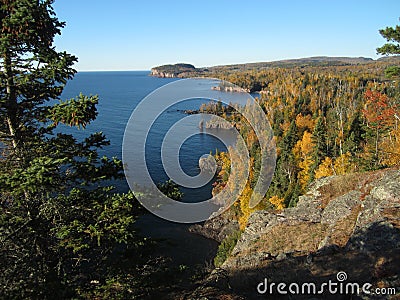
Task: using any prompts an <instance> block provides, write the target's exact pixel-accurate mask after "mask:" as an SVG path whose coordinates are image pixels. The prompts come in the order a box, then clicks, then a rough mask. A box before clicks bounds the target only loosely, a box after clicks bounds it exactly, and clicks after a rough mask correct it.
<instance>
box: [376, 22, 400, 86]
mask: <svg viewBox="0 0 400 300" xmlns="http://www.w3.org/2000/svg"><path fill="white" fill-rule="evenodd" d="M379 33H380V34H381V35H382V37H384V38H385V39H386V40H387V41H388V43H386V44H384V45H383V46H382V47H379V48H377V49H376V51H377V52H378V54H384V55H398V54H400V26H399V25H396V27H394V28H393V27H386V28H385V29H381V30H379ZM385 73H386V76H387V77H389V78H390V77H393V76H399V75H400V67H399V66H397V65H396V66H390V67H388V68H387V69H386V71H385Z"/></svg>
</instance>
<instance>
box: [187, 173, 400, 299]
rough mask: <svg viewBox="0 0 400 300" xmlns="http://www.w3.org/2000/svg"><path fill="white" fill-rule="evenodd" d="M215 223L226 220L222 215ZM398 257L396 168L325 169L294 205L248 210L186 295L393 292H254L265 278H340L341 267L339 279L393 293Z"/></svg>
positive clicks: (398, 278) (399, 271)
mask: <svg viewBox="0 0 400 300" xmlns="http://www.w3.org/2000/svg"><path fill="white" fill-rule="evenodd" d="M212 223H213V222H209V224H207V223H206V224H205V227H203V230H204V229H206V228H207V226H208V227H209V228H211V229H213V234H212V235H211V236H215V237H217V239H219V240H220V239H221V238H222V236H220V235H218V234H217V232H218V228H215V226H214V228H213V227H212V225H211V224H212ZM214 223H215V222H214ZM215 224H221V228H225V227H226V224H223V222H222V221H221V220H219V221H218V222H216V223H215ZM215 224H214V225H215ZM224 226H225V227H224ZM217 227H218V226H217ZM233 227H235V225H234V226H233ZM197 229H198V228H197ZM399 262H400V171H399V170H396V169H387V170H380V171H375V172H370V173H364V174H351V175H346V176H332V177H327V178H322V179H320V180H317V181H316V182H314V183H313V185H312V186H311V187H310V189H309V191H308V193H306V194H305V195H304V196H301V197H300V198H299V202H298V205H297V207H295V208H287V209H284V210H283V211H281V212H268V211H257V212H254V213H253V214H252V215H251V217H250V219H249V223H248V225H247V227H246V229H245V230H244V232H243V233H242V235H241V237H240V239H239V240H238V242H237V244H236V246H235V248H234V249H233V251H232V253H231V255H230V257H229V258H228V259H227V260H226V261H225V262H224V263H223V264H222V266H221V267H220V268H217V269H215V270H214V271H213V272H212V273H211V275H210V276H209V277H208V278H207V279H206V280H204V281H203V282H202V283H201V284H200V285H199V287H198V288H197V289H196V290H195V291H194V292H192V293H191V294H190V296H188V297H187V298H188V299H258V298H262V299H265V298H270V299H310V298H312V299H398V298H391V297H396V296H393V295H392V296H390V295H373V294H367V293H363V292H360V293H359V294H357V293H356V292H355V293H353V294H352V295H350V294H349V293H348V294H345V293H342V294H338V293H336V294H332V293H330V292H328V291H327V289H325V290H324V292H323V293H322V294H312V295H310V294H303V295H294V294H290V293H289V295H288V294H286V295H283V294H280V293H278V292H277V290H276V289H274V291H273V292H272V295H271V294H268V293H267V294H260V293H259V292H258V291H257V286H259V285H260V283H261V282H265V280H267V281H268V282H273V283H276V284H278V283H281V282H282V283H286V284H287V285H289V284H290V283H297V284H302V283H310V282H312V283H315V284H316V285H317V286H320V285H322V284H323V283H327V282H329V280H331V281H332V282H336V283H337V284H339V283H340V281H338V280H339V279H337V276H338V278H339V275H338V274H342V275H343V274H345V275H346V276H347V279H346V280H345V281H343V280H342V283H343V284H345V283H357V284H359V285H360V286H362V284H365V283H368V284H371V287H370V289H369V291H370V292H371V291H372V292H374V291H376V290H375V289H376V288H381V289H382V288H384V289H386V291H390V292H393V290H389V288H395V290H396V293H397V294H398V295H399V292H400V264H399ZM340 272H344V273H340ZM261 287H264V285H261ZM349 292H351V291H350V290H349Z"/></svg>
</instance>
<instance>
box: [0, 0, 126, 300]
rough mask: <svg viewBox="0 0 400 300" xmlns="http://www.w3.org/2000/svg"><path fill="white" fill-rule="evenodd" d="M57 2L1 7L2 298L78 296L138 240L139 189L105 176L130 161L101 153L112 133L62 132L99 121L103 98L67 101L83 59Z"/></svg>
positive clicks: (32, 0)
mask: <svg viewBox="0 0 400 300" xmlns="http://www.w3.org/2000/svg"><path fill="white" fill-rule="evenodd" d="M52 2H53V1H51V0H14V1H2V2H1V6H0V22H1V24H0V26H1V39H0V64H1V66H0V146H1V148H2V150H3V151H2V155H1V159H0V201H1V206H2V211H1V218H0V223H1V237H0V244H1V251H2V259H1V263H0V264H1V269H2V274H1V275H0V285H1V290H2V293H3V294H2V295H1V298H4V297H6V296H7V297H8V298H51V299H55V298H61V297H68V298H71V297H76V293H77V288H78V287H79V289H81V290H84V289H85V287H86V286H88V285H90V278H91V277H92V278H93V277H96V279H102V278H104V272H105V271H106V269H105V267H104V265H103V264H102V262H103V261H104V260H105V259H106V258H107V257H108V256H109V255H110V253H111V252H112V251H113V249H114V248H115V246H116V245H117V244H118V243H120V242H127V241H128V240H129V239H131V238H132V232H131V231H130V230H129V228H130V226H131V224H132V223H133V221H134V216H133V204H132V203H133V196H132V195H131V194H129V195H119V194H116V193H114V192H113V189H112V187H108V186H106V185H105V184H104V183H103V181H104V180H110V179H115V178H119V177H121V176H122V174H121V162H120V161H119V160H117V159H109V158H106V157H99V155H98V152H97V149H98V148H101V147H103V146H106V145H108V144H109V142H108V141H107V140H106V139H105V136H104V135H103V134H102V133H94V134H92V135H90V136H88V137H87V138H86V139H84V140H83V141H77V140H76V139H75V138H74V137H73V136H72V135H69V134H64V133H58V134H55V133H54V130H55V128H57V126H59V125H61V124H64V125H67V126H76V127H78V128H84V127H85V126H86V125H87V124H89V123H90V122H91V121H93V120H94V119H95V118H96V115H97V111H96V104H97V102H98V98H97V96H90V97H87V96H84V95H79V96H78V97H77V98H75V99H70V100H67V101H59V103H57V104H52V103H54V100H56V99H59V97H60V95H61V93H62V91H63V88H64V86H65V84H66V82H67V80H69V79H71V78H72V77H73V75H74V73H75V70H74V69H73V68H72V66H73V64H74V62H75V61H76V58H75V57H74V56H72V55H70V54H68V53H66V52H57V51H56V49H55V47H54V46H53V40H54V37H55V36H56V35H58V34H60V32H61V28H62V27H63V26H64V23H63V22H60V21H59V20H58V19H57V18H56V17H55V14H54V11H53V8H52Z"/></svg>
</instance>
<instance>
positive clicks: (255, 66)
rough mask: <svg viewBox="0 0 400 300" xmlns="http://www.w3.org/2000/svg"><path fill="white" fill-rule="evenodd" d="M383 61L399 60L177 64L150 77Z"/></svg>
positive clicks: (312, 59)
mask: <svg viewBox="0 0 400 300" xmlns="http://www.w3.org/2000/svg"><path fill="white" fill-rule="evenodd" d="M384 60H397V61H398V60H399V56H397V57H382V58H379V59H377V60H373V59H372V58H369V57H329V56H315V57H307V58H297V59H286V60H278V61H270V62H255V63H244V64H233V65H220V66H213V67H207V68H196V67H195V66H194V65H192V64H188V63H177V64H169V65H162V66H157V67H154V68H152V69H151V73H150V76H154V77H163V78H174V77H178V78H186V77H202V76H210V75H211V74H213V73H216V72H220V71H250V70H262V69H270V68H290V67H312V66H315V67H317V66H321V67H324V66H326V67H327V66H351V65H361V64H368V63H373V62H376V61H384Z"/></svg>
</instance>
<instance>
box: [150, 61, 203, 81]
mask: <svg viewBox="0 0 400 300" xmlns="http://www.w3.org/2000/svg"><path fill="white" fill-rule="evenodd" d="M199 71H200V70H197V69H196V68H195V67H194V66H193V65H191V64H184V63H179V64H174V65H163V66H159V67H154V68H152V69H151V72H150V76H154V77H162V78H174V77H181V78H184V77H190V76H193V74H195V73H197V72H199Z"/></svg>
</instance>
